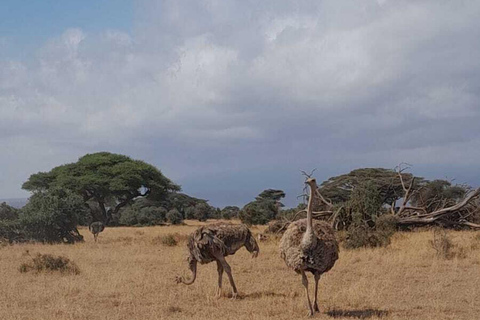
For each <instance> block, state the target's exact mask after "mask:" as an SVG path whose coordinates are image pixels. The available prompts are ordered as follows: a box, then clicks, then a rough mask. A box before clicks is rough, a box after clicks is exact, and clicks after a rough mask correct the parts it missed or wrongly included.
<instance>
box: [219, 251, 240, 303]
mask: <svg viewBox="0 0 480 320" xmlns="http://www.w3.org/2000/svg"><path fill="white" fill-rule="evenodd" d="M218 260H219V261H220V263H221V264H222V267H223V269H224V270H225V272H226V273H227V276H228V280H230V285H231V286H232V290H233V294H232V299H236V298H237V296H238V291H237V286H235V281H233V276H232V268H230V265H229V264H228V263H227V261H226V260H225V258H224V257H223V256H222V257H219V258H218Z"/></svg>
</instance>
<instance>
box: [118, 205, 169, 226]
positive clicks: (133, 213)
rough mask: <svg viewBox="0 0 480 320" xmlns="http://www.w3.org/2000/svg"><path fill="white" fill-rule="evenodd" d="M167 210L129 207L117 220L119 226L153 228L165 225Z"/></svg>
mask: <svg viewBox="0 0 480 320" xmlns="http://www.w3.org/2000/svg"><path fill="white" fill-rule="evenodd" d="M166 214H167V210H166V209H165V208H163V207H154V206H150V207H143V208H138V207H136V206H131V207H128V208H126V209H125V210H123V211H122V213H121V215H120V219H119V223H120V225H124V226H135V225H142V226H153V225H161V224H164V223H165V220H166Z"/></svg>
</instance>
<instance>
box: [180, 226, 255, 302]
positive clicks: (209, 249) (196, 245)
mask: <svg viewBox="0 0 480 320" xmlns="http://www.w3.org/2000/svg"><path fill="white" fill-rule="evenodd" d="M243 246H245V248H246V249H247V250H248V251H249V252H251V253H252V256H253V257H256V256H257V255H258V253H259V251H260V249H259V247H258V244H257V242H256V241H255V238H254V237H253V235H252V233H251V232H250V230H249V229H248V228H247V226H245V225H243V224H239V225H238V224H237V225H236V224H230V223H215V224H210V225H207V226H202V227H199V228H198V229H197V230H195V232H193V233H192V234H191V235H190V236H189V238H188V243H187V247H188V251H189V256H188V263H189V267H190V270H191V271H192V278H191V279H190V280H186V279H185V278H184V277H177V278H176V281H177V283H184V284H186V285H191V284H193V282H195V278H196V276H197V262H199V263H200V264H205V263H209V262H212V261H216V262H217V271H218V290H217V295H218V296H220V295H221V290H222V276H223V271H225V272H226V273H227V276H228V279H229V280H230V284H231V286H232V290H233V296H232V297H233V298H236V297H237V295H238V291H237V287H236V286H235V282H234V281H233V276H232V271H231V268H230V265H229V264H228V263H227V261H226V260H225V257H226V256H229V255H232V254H235V252H237V250H238V249H240V248H241V247H243Z"/></svg>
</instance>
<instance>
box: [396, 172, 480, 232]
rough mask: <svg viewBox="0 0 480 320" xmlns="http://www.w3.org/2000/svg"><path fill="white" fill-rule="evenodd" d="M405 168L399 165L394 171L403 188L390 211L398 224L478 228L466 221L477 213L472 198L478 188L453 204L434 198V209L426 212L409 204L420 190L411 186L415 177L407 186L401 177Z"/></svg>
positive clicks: (479, 192) (476, 194)
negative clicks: (399, 200)
mask: <svg viewBox="0 0 480 320" xmlns="http://www.w3.org/2000/svg"><path fill="white" fill-rule="evenodd" d="M405 169H407V168H405V167H404V168H402V167H401V165H399V166H397V168H396V171H397V173H398V177H399V179H400V182H401V183H402V187H403V190H404V194H403V200H402V203H401V204H400V206H399V207H398V209H397V208H396V207H395V204H394V203H393V204H392V205H391V209H390V210H391V213H392V214H393V215H395V216H397V217H398V218H399V219H398V223H397V225H398V226H422V225H429V224H441V225H443V226H447V227H462V226H464V227H470V228H474V229H477V228H480V225H479V224H476V223H473V222H471V221H468V217H470V216H472V215H473V214H474V213H478V212H479V210H480V208H479V206H478V203H477V204H475V203H474V200H475V199H478V197H479V196H480V188H477V189H475V190H473V191H471V192H469V193H468V194H467V195H465V197H464V198H463V199H462V200H461V201H459V202H458V203H456V204H454V205H450V206H448V205H446V202H445V201H442V200H443V199H436V202H437V205H436V208H435V210H433V211H431V212H428V211H427V208H426V207H424V206H420V207H416V206H409V204H410V202H411V200H412V197H413V195H414V194H415V193H416V192H419V191H420V190H421V188H420V189H417V190H415V189H414V188H413V186H414V181H415V178H413V179H412V180H411V181H410V183H409V185H408V186H407V185H406V184H405V183H404V181H403V178H402V172H403V171H404V170H405Z"/></svg>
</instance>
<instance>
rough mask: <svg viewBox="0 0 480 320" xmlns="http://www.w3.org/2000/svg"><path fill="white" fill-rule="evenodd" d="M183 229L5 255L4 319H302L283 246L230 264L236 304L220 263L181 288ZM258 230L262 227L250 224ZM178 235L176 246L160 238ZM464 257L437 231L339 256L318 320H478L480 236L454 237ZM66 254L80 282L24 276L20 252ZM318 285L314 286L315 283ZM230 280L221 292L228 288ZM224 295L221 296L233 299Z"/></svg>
mask: <svg viewBox="0 0 480 320" xmlns="http://www.w3.org/2000/svg"><path fill="white" fill-rule="evenodd" d="M187 224H188V225H186V226H169V227H144V228H141V229H139V228H107V229H106V230H105V231H104V232H103V233H102V234H101V235H100V237H99V240H98V242H97V243H94V242H93V237H91V235H90V234H88V231H87V230H86V229H82V230H81V232H82V233H83V234H84V235H85V236H86V242H85V243H82V244H76V245H73V246H69V245H40V244H25V245H14V246H10V245H9V246H4V247H3V248H1V249H0V284H1V288H2V289H1V290H0V306H2V307H1V308H0V319H45V320H46V319H49V320H56V319H108V320H110V319H112V320H113V319H125V320H127V319H128V320H130V319H218V318H220V317H221V318H222V319H294V318H304V316H305V314H306V307H305V300H304V294H303V287H302V285H301V279H300V277H299V276H297V275H296V274H295V273H294V272H292V271H290V270H288V269H287V268H286V267H285V265H284V263H283V261H282V260H281V259H280V258H279V255H278V249H277V247H278V240H276V239H269V240H268V241H265V242H261V243H260V250H261V252H260V255H259V257H258V258H257V259H251V258H250V254H249V253H248V252H247V251H246V250H244V249H241V250H240V251H239V252H238V253H237V254H236V255H235V256H233V257H229V258H228V260H229V262H230V263H231V265H232V268H233V273H234V277H235V280H236V282H237V286H238V288H239V291H240V299H238V300H236V301H232V300H230V299H228V298H227V297H222V298H220V299H216V298H215V297H214V294H215V287H216V281H217V271H216V265H215V264H208V265H202V266H199V270H198V278H197V281H196V282H195V284H193V285H192V286H184V285H176V284H175V282H174V278H175V276H176V275H179V274H187V266H186V262H185V257H186V248H185V241H184V239H185V238H186V235H187V234H188V233H190V232H192V231H193V230H194V228H195V225H198V223H195V222H192V221H187ZM252 231H253V232H254V233H258V232H260V231H261V230H260V229H259V228H252ZM169 234H175V235H176V236H177V237H179V238H178V240H179V244H178V245H177V246H172V247H169V246H165V245H162V244H161V243H158V242H157V241H156V240H155V239H161V237H162V236H167V235H169ZM449 237H450V238H451V240H452V242H453V243H454V244H455V245H456V246H457V248H462V249H461V250H463V252H464V253H465V256H464V257H462V258H461V259H459V258H457V257H454V258H452V259H439V258H437V257H436V251H435V250H434V249H433V248H432V246H431V243H430V241H431V240H432V239H433V233H432V232H431V231H422V232H415V233H399V234H396V235H395V236H394V237H393V239H392V243H391V245H390V246H388V247H387V248H376V249H359V250H342V252H341V255H340V259H339V261H338V262H337V264H336V266H335V267H334V268H333V269H332V271H330V272H329V273H328V274H326V275H324V276H323V277H322V280H321V282H320V308H321V309H322V313H321V314H318V315H316V316H315V318H317V319H358V318H364V319H426V320H428V319H432V320H433V319H479V318H480V300H479V299H478V297H479V296H480V245H479V244H480V237H478V233H475V232H451V233H449ZM25 250H29V251H30V252H32V253H33V252H34V253H43V254H52V255H55V256H65V257H67V258H69V259H71V260H73V261H75V262H76V264H77V265H78V267H79V268H80V270H81V271H82V272H81V273H80V274H79V275H76V276H64V275H61V274H55V273H39V274H36V273H20V272H19V270H18V266H19V264H20V263H22V262H23V261H24V260H25V256H24V255H23V253H24V252H25ZM311 282H313V281H311ZM229 290H230V287H229V285H228V281H226V284H225V286H224V291H229ZM227 295H228V294H225V296H227Z"/></svg>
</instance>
